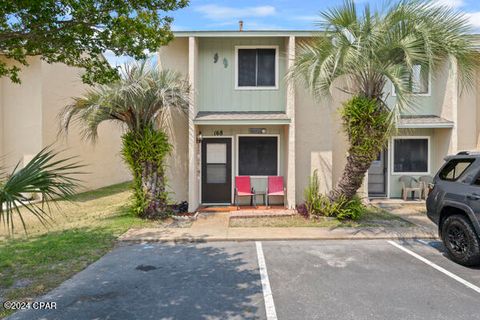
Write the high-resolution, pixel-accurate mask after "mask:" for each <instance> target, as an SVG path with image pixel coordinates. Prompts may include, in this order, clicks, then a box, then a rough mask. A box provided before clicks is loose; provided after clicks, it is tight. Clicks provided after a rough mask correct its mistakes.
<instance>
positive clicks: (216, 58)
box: [213, 53, 218, 63]
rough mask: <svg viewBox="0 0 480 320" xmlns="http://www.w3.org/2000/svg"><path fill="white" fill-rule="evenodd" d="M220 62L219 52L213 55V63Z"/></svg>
mask: <svg viewBox="0 0 480 320" xmlns="http://www.w3.org/2000/svg"><path fill="white" fill-rule="evenodd" d="M217 62H218V53H215V54H214V55H213V63H217Z"/></svg>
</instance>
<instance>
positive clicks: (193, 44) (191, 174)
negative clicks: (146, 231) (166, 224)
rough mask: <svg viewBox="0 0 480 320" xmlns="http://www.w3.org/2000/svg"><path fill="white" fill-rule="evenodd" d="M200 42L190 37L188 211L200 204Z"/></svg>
mask: <svg viewBox="0 0 480 320" xmlns="http://www.w3.org/2000/svg"><path fill="white" fill-rule="evenodd" d="M197 57H198V44H197V39H196V38H195V37H189V38H188V81H189V83H190V97H189V99H190V102H189V108H188V211H190V212H192V211H194V210H196V209H197V208H198V206H199V204H200V199H199V184H200V183H199V181H200V180H199V175H198V169H197V157H198V146H197V132H196V128H195V125H194V124H193V120H194V119H195V115H196V113H197V111H196V104H195V97H196V94H195V91H196V67H197Z"/></svg>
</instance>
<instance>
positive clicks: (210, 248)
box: [11, 240, 480, 320]
mask: <svg viewBox="0 0 480 320" xmlns="http://www.w3.org/2000/svg"><path fill="white" fill-rule="evenodd" d="M394 243H395V244H397V245H400V246H401V248H405V249H407V250H408V251H410V252H413V253H415V254H417V255H419V256H420V257H423V258H424V259H428V261H430V262H431V263H432V264H435V265H436V266H438V267H439V268H444V269H445V270H447V271H449V272H451V273H452V274H454V275H456V276H457V277H459V278H460V279H462V280H464V281H465V283H462V282H461V281H458V279H454V278H452V277H451V276H449V275H447V274H445V273H442V272H441V271H439V270H437V269H435V268H434V267H432V266H431V265H429V264H427V263H425V261H421V260H419V258H418V257H415V256H413V255H411V254H409V253H408V252H406V251H403V250H402V249H401V248H399V247H397V246H395V245H393V244H392V243H389V242H387V241H385V240H374V241H271V242H268V241H264V242H257V243H255V242H228V243H203V244H177V245H173V244H160V243H155V244H135V245H130V246H122V247H118V248H116V249H115V250H113V251H112V252H111V253H109V254H107V255H106V256H105V257H103V258H102V259H100V260H99V261H97V262H96V263H94V264H93V265H91V266H89V267H88V268H87V269H85V270H84V271H83V272H81V273H79V274H77V275H76V276H75V277H73V278H72V279H70V280H68V281H66V282H65V283H63V284H62V285H61V286H60V287H59V288H57V289H55V290H54V291H52V292H51V293H50V294H48V295H47V296H44V297H42V298H41V299H39V300H42V301H55V302H57V310H53V311H49V312H47V311H44V312H41V311H34V310H29V311H26V312H19V313H17V314H14V315H13V316H12V317H11V319H269V320H270V319H276V318H278V319H289V320H290V319H480V304H479V301H480V293H479V292H477V291H475V290H473V289H472V288H471V287H468V286H467V285H466V283H469V284H471V285H473V286H477V287H478V286H480V275H479V273H480V270H479V269H470V268H465V267H462V266H459V265H456V264H454V263H453V262H451V261H450V260H448V259H447V258H446V257H445V256H443V254H442V252H441V246H440V245H439V243H438V242H431V243H430V242H428V241H427V242H422V241H413V240H412V241H406V242H402V241H395V242H394Z"/></svg>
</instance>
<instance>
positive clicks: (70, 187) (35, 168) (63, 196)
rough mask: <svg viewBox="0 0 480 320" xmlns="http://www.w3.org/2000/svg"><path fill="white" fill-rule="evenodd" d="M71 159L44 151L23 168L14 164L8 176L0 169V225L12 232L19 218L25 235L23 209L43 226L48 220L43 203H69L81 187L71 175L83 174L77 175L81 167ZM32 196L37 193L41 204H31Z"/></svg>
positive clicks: (50, 151) (47, 207)
mask: <svg viewBox="0 0 480 320" xmlns="http://www.w3.org/2000/svg"><path fill="white" fill-rule="evenodd" d="M72 159H73V158H66V159H65V158H64V159H58V153H57V152H54V151H53V150H52V149H51V148H50V147H47V148H45V149H43V150H42V151H40V152H39V153H38V154H37V155H35V156H34V157H33V159H32V160H31V161H30V162H29V163H28V164H27V165H25V167H23V168H19V164H17V165H16V166H15V168H14V169H13V171H12V173H11V174H10V175H8V176H7V174H6V173H5V171H4V170H1V168H0V223H3V225H4V226H5V227H6V228H8V229H9V230H10V231H13V229H14V227H15V220H16V217H18V218H19V219H20V222H21V223H22V225H23V228H24V230H25V232H26V230H27V229H26V223H25V220H24V218H23V214H22V210H21V208H22V207H23V208H25V209H26V210H27V212H30V213H31V214H33V215H34V216H35V217H36V218H37V219H38V220H39V221H40V222H41V223H42V224H44V225H45V224H46V223H47V222H48V218H49V217H50V216H49V213H50V206H49V204H48V203H46V201H50V202H55V201H58V200H68V199H70V197H71V196H72V195H73V194H74V193H75V190H76V189H77V188H78V187H79V185H80V181H79V180H78V179H77V178H74V177H72V175H75V174H82V172H80V171H77V170H78V169H79V168H81V167H82V165H81V164H79V163H77V162H73V161H72ZM31 193H38V194H39V195H40V197H41V202H32V201H30V199H29V197H27V196H26V194H31Z"/></svg>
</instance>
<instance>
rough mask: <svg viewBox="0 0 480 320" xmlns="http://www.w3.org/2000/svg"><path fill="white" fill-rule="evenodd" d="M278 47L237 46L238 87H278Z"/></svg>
mask: <svg viewBox="0 0 480 320" xmlns="http://www.w3.org/2000/svg"><path fill="white" fill-rule="evenodd" d="M276 69H277V49H276V48H237V79H236V81H237V88H239V89H241V88H276V86H277V70H276Z"/></svg>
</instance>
